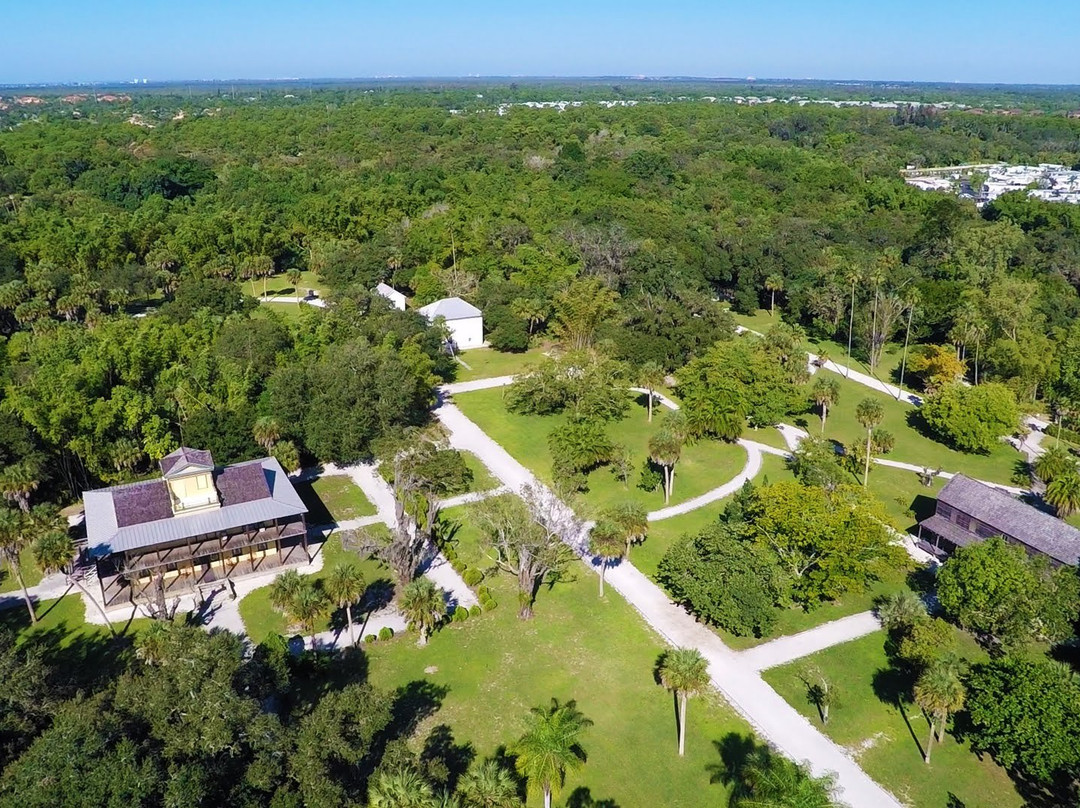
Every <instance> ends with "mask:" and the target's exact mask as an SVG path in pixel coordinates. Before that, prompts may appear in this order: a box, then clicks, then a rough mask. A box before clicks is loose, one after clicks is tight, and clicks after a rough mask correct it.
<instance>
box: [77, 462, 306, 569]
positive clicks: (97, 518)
mask: <svg viewBox="0 0 1080 808" xmlns="http://www.w3.org/2000/svg"><path fill="white" fill-rule="evenodd" d="M217 483H218V486H219V488H220V490H221V494H222V496H223V498H224V502H223V503H222V505H221V507H220V508H215V509H213V510H206V511H197V512H195V513H187V514H180V515H179V516H174V515H172V510H171V507H170V509H169V512H168V514H164V513H162V511H161V509H160V508H159V507H158V505H159V504H160V503H159V501H158V500H159V493H160V492H161V491H164V492H165V494H166V496H167V495H168V491H165V490H164V489H165V483H164V481H162V480H149V481H147V482H142V483H132V484H130V485H120V486H114V487H112V488H101V489H98V490H96V491H85V492H83V503H84V505H85V508H86V538H87V545H88V548H89V550H90V554H91V555H92V556H93V557H95V558H100V557H101V556H105V555H108V554H109V553H116V552H122V551H124V550H137V549H140V548H144V547H153V546H154V545H157V544H169V543H171V542H177V541H183V540H184V539H189V538H192V537H194V536H201V535H204V534H215V533H224V532H226V531H228V530H230V529H235V528H238V527H245V526H246V525H252V524H257V523H259V522H265V521H267V520H270V519H285V518H289V517H293V516H299V515H301V514H304V513H307V506H306V505H304V502H303V500H301V499H300V495H299V494H297V493H296V489H295V488H293V485H292V482H291V481H290V480H289V477H288V475H287V474H286V473H285V470H284V469H283V468H282V467H281V464H280V463H278V461H277V460H275V459H274V458H272V457H264V458H262V459H261V460H250V461H247V462H246V463H236V464H234V465H232V466H226V467H225V468H223V469H221V470H220V471H219V472H218V475H217ZM141 500H147V501H149V500H153V502H154V505H153V507H147V508H145V509H142V508H138V507H134V506H133V505H132V504H131V503H133V502H134V503H138V502H139V501H141ZM118 503H120V508H119V510H118V508H117V504H118ZM133 513H135V514H142V515H144V516H145V517H146V518H147V521H136V522H132V521H131V519H132V518H133V517H132V516H131V514H133ZM118 517H119V518H118ZM135 518H137V517H135Z"/></svg>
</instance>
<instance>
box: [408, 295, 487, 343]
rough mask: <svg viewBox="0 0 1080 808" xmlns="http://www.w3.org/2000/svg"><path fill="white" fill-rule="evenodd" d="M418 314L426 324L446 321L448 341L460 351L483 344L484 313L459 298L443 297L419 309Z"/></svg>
mask: <svg viewBox="0 0 1080 808" xmlns="http://www.w3.org/2000/svg"><path fill="white" fill-rule="evenodd" d="M420 313H421V314H422V315H424V316H425V317H427V319H428V322H432V323H433V322H435V321H436V320H437V319H438V318H440V317H441V318H443V320H445V321H446V327H447V328H448V329H449V330H450V339H451V340H453V342H454V345H455V346H456V347H457V348H459V349H460V350H467V349H468V348H479V347H481V346H482V345H483V344H484V313H483V312H482V311H480V309H478V308H476V306H474V305H473V304H472V303H469V302H467V301H465V300H462V299H461V298H460V297H444V298H443V299H442V300H436V301H435V302H434V303H428V304H427V305H426V306H423V307H421V309H420Z"/></svg>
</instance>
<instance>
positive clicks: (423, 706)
mask: <svg viewBox="0 0 1080 808" xmlns="http://www.w3.org/2000/svg"><path fill="white" fill-rule="evenodd" d="M449 692H450V688H449V687H447V686H446V685H437V684H434V683H432V682H429V681H427V680H426V679H414V680H413V681H411V682H409V683H408V684H405V685H402V686H401V687H399V688H398V689H397V690H396V691H394V701H393V704H392V705H391V707H390V712H391V716H392V717H391V720H390V726H389V727H388V732H389V734H390V737H392V738H408V737H410V736H411V735H412V734H413V733H414V732H416V728H417V727H418V726H420V724H421V723H422V722H423V721H424V720H425V719H427V718H429V717H430V716H432V715H434V714H435V713H436V712H438V710H439V708H440V707H442V703H443V699H445V698H446V695H447V694H448V693H449Z"/></svg>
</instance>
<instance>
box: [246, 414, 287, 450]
mask: <svg viewBox="0 0 1080 808" xmlns="http://www.w3.org/2000/svg"><path fill="white" fill-rule="evenodd" d="M251 432H252V436H253V437H254V438H255V442H256V443H257V444H259V445H260V446H261V447H262V448H263V450H264V451H267V452H269V451H270V450H272V449H273V448H274V444H275V443H277V441H278V438H280V437H281V424H279V423H278V421H277V419H276V418H274V417H273V416H272V415H264V416H263V417H262V418H258V419H256V421H255V425H254V426H253V427H252V429H251Z"/></svg>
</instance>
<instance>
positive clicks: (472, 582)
mask: <svg viewBox="0 0 1080 808" xmlns="http://www.w3.org/2000/svg"><path fill="white" fill-rule="evenodd" d="M461 577H462V578H464V579H465V586H476V585H477V584H478V583H480V582H481V581H482V580H484V573H482V572H480V570H478V569H476V567H468V568H467V569H466V570H465V572H463V573H462V574H461Z"/></svg>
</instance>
